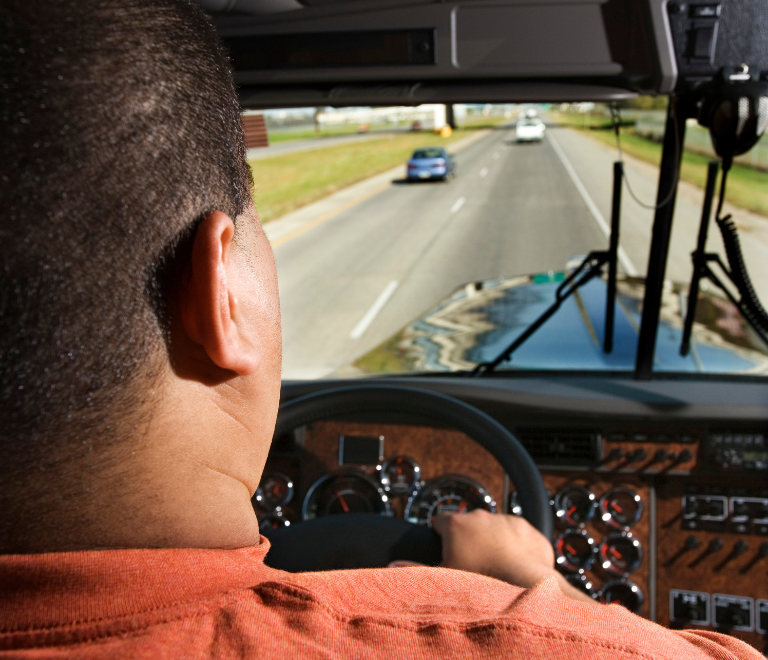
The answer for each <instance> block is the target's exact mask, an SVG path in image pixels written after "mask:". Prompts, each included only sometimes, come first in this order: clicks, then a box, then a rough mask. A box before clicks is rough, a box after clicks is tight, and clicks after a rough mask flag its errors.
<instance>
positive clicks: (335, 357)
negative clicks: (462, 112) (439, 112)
mask: <svg viewBox="0 0 768 660" xmlns="http://www.w3.org/2000/svg"><path fill="white" fill-rule="evenodd" d="M465 145H466V146H464V148H462V149H460V150H459V151H458V153H457V155H456V158H457V163H458V177H457V178H456V179H454V180H453V181H450V182H448V183H442V182H434V183H432V182H430V183H415V184H409V183H406V182H404V181H403V180H402V179H403V175H404V173H405V168H404V167H402V168H397V169H396V170H393V171H391V172H388V173H385V174H384V175H379V176H378V177H374V178H372V179H371V180H369V181H366V182H363V183H361V184H357V186H355V187H352V188H350V189H348V190H346V191H341V192H340V193H336V195H334V196H331V197H329V198H328V199H326V200H322V201H321V202H318V203H316V204H315V205H311V206H310V207H305V208H304V209H300V210H299V211H297V212H295V213H293V214H291V215H290V216H286V217H285V218H283V219H280V220H275V221H273V222H272V223H269V224H268V225H267V226H266V231H267V235H268V236H269V238H270V240H271V241H272V243H273V247H274V251H275V257H276V260H277V268H278V279H279V285H280V297H281V305H282V313H283V343H284V360H283V377H284V378H285V379H298V378H318V377H322V376H325V375H328V374H330V373H332V372H334V371H336V370H337V369H339V368H340V367H342V366H344V365H346V364H349V363H350V362H352V361H353V360H354V359H356V358H357V357H359V356H360V355H362V354H364V353H366V352H367V351H369V350H371V349H372V348H374V347H375V346H377V345H378V344H380V343H381V342H382V341H384V340H386V339H387V338H388V337H389V336H391V335H392V334H393V333H394V332H396V331H397V330H399V329H400V328H402V327H403V326H404V325H406V324H407V323H408V322H410V321H412V320H413V319H414V318H416V317H418V316H420V315H421V314H423V313H424V312H426V311H428V310H429V309H431V308H432V307H433V306H434V304H435V303H436V302H438V301H439V300H440V299H441V298H442V297H444V296H446V295H448V294H449V293H451V291H453V290H454V289H455V288H457V287H458V286H460V285H462V284H464V283H467V282H471V281H476V280H481V279H489V278H496V277H505V276H512V275H518V274H527V273H540V272H547V271H558V270H562V269H563V268H564V267H565V264H566V262H568V261H569V260H570V259H572V258H573V257H574V256H577V255H584V254H586V253H587V252H589V251H590V250H595V249H604V248H605V247H606V246H607V231H608V225H609V224H610V208H611V188H612V183H611V176H612V163H613V160H614V159H615V152H614V151H612V150H610V149H609V148H606V147H605V146H604V145H601V144H598V143H597V142H595V141H594V140H591V139H590V138H588V137H585V136H583V135H581V134H579V133H578V132H576V131H573V130H570V129H567V128H561V127H557V126H554V127H550V128H549V129H548V131H547V136H546V138H545V140H544V141H543V142H542V143H535V144H517V143H515V142H514V129H510V128H500V129H496V130H493V131H488V132H487V133H485V134H482V135H480V136H478V138H476V139H474V140H470V141H468V142H466V143H465ZM459 146H461V145H459ZM626 169H627V175H628V178H629V180H630V183H631V184H632V187H633V190H634V191H635V193H636V195H637V196H638V198H639V199H640V200H641V201H647V202H649V203H652V202H653V201H655V200H654V198H655V188H656V180H655V177H656V174H655V172H656V171H655V170H654V169H653V168H649V167H648V166H646V165H645V164H642V163H637V162H635V161H632V160H629V161H628V162H627V163H626ZM697 194H698V193H696V192H695V191H694V192H691V191H687V192H686V194H684V195H683V194H681V195H680V196H679V199H678V204H677V207H676V215H675V233H674V234H673V244H672V247H671V251H670V261H669V266H668V270H667V273H668V276H669V277H672V278H673V279H678V280H686V279H687V278H688V277H689V276H690V252H691V250H692V249H693V247H694V245H695V240H696V229H697V227H698V217H699V214H700V210H699V208H700V207H699V205H698V204H697V201H696V195H697ZM257 202H258V200H257ZM652 220H653V211H652V210H648V209H645V208H642V206H641V205H639V204H638V203H637V202H635V201H634V200H632V199H631V198H629V196H628V195H627V194H626V192H625V195H624V203H623V208H622V230H621V247H622V252H621V260H620V269H621V270H622V271H624V272H626V273H629V274H641V275H642V274H644V273H645V269H646V267H647V258H648V246H649V241H650V232H651V225H652ZM715 233H716V232H711V240H710V243H711V245H710V247H711V248H712V249H720V245H719V241H718V240H717V236H715V235H714V234H715ZM760 250H762V248H760V249H759V250H758V254H757V256H758V257H759V256H760V255H762V254H763V253H762V252H760ZM747 257H748V259H750V255H747Z"/></svg>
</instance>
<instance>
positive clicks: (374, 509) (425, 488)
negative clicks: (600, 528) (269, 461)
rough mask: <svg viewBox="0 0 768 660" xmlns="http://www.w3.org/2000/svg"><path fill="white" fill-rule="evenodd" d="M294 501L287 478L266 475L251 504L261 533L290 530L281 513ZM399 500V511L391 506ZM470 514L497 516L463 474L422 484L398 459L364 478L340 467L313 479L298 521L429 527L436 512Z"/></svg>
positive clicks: (410, 465)
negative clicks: (348, 518)
mask: <svg viewBox="0 0 768 660" xmlns="http://www.w3.org/2000/svg"><path fill="white" fill-rule="evenodd" d="M293 496H294V486H293V481H292V480H291V478H290V477H289V476H288V475H286V474H283V473H282V472H276V471H270V472H265V473H264V475H263V476H262V479H261V482H260V484H259V487H258V489H257V490H256V493H255V495H254V497H253V499H252V502H253V504H254V508H255V509H256V511H257V513H260V514H261V515H260V517H259V528H260V531H261V533H262V534H265V535H268V534H269V530H273V529H279V528H281V527H286V526H289V525H290V524H291V523H292V522H294V521H292V520H291V519H290V517H289V515H287V514H286V512H285V507H286V505H288V504H289V503H290V502H291V501H292V499H293ZM397 500H400V504H401V506H393V504H394V503H395V502H396V501H397ZM475 509H485V510H486V511H490V512H492V513H495V512H496V502H495V501H494V498H493V497H492V495H491V494H490V492H489V491H488V490H487V489H486V488H485V487H484V486H483V485H482V484H480V483H478V482H477V481H476V480H475V479H472V478H470V477H468V476H465V475H462V474H444V475H440V476H438V477H435V478H433V479H429V480H426V481H425V480H422V478H421V468H420V467H419V465H418V464H417V463H416V461H415V460H413V459H412V458H410V457H408V456H404V455H398V456H394V457H392V458H390V459H388V460H386V461H382V462H379V463H378V464H377V465H376V466H375V473H374V474H368V473H367V472H365V471H364V470H362V469H359V468H355V467H342V468H340V469H338V470H334V471H332V472H330V473H328V474H325V475H323V476H322V477H320V478H319V479H317V480H316V481H315V482H314V483H313V484H312V485H311V486H310V487H309V488H308V489H307V492H306V494H305V495H304V499H303V502H302V504H301V508H300V511H301V520H302V521H306V520H313V519H314V518H320V517H324V516H333V515H344V514H349V513H364V514H374V515H381V516H392V515H395V511H396V510H397V511H398V512H402V516H403V518H404V519H405V520H407V521H409V522H412V523H414V524H418V525H425V526H428V527H431V526H432V519H433V518H434V517H435V516H436V515H437V514H439V513H467V512H469V511H473V510H475Z"/></svg>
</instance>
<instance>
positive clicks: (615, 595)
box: [597, 580, 645, 614]
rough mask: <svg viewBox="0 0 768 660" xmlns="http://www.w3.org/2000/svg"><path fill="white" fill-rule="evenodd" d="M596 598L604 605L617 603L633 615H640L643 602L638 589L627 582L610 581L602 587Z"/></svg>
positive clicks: (641, 593) (633, 584) (632, 583)
mask: <svg viewBox="0 0 768 660" xmlns="http://www.w3.org/2000/svg"><path fill="white" fill-rule="evenodd" d="M597 596H598V598H599V599H600V602H602V603H605V604H606V605H609V604H610V603H618V604H619V605H623V606H624V607H626V608H627V609H628V610H629V611H630V612H634V613H635V614H640V612H641V611H642V609H643V601H644V600H645V597H644V596H643V592H642V590H641V589H640V587H638V586H637V585H636V584H635V583H634V582H630V581H629V580H612V581H611V582H608V583H607V584H605V585H603V588H602V589H600V591H599V592H598V594H597Z"/></svg>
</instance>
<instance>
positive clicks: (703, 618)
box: [669, 589, 709, 626]
mask: <svg viewBox="0 0 768 660" xmlns="http://www.w3.org/2000/svg"><path fill="white" fill-rule="evenodd" d="M669 613H670V617H669V618H670V620H671V621H683V622H685V623H696V624H698V625H700V626H707V625H709V594H707V593H702V592H699V591H682V590H680V589H672V590H671V591H670V592H669Z"/></svg>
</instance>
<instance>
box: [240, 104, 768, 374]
mask: <svg viewBox="0 0 768 660" xmlns="http://www.w3.org/2000/svg"><path fill="white" fill-rule="evenodd" d="M251 114H258V115H261V116H263V117H264V119H265V121H266V127H267V129H268V135H269V142H270V146H268V147H261V148H252V149H250V150H249V152H248V155H249V160H250V163H251V166H252V169H253V175H254V181H255V189H254V196H255V200H256V204H257V208H258V210H259V214H260V217H261V219H262V222H263V223H264V228H265V231H266V233H267V235H268V237H269V239H270V241H271V243H272V245H273V249H274V252H275V257H276V261H277V267H278V278H279V285H280V296H281V305H282V314H283V341H284V370H283V377H284V378H285V379H314V378H322V377H338V376H345V377H349V376H375V375H381V374H396V373H445V372H463V371H472V370H475V369H476V368H477V367H478V365H482V364H483V363H487V362H490V361H492V360H493V359H494V358H497V357H498V356H499V355H500V354H501V353H503V352H504V350H505V349H506V348H508V347H509V345H510V344H511V343H513V342H514V341H515V339H516V338H519V337H520V336H521V335H522V334H523V333H524V332H525V331H526V328H528V327H529V326H530V324H531V323H533V322H534V321H535V320H536V318H537V317H538V316H539V315H541V314H542V313H543V312H544V311H546V309H547V308H548V307H549V306H550V305H551V304H552V302H553V301H554V300H555V295H556V291H557V289H558V287H559V286H560V285H561V284H562V282H563V281H564V280H565V279H566V278H567V277H568V275H569V274H570V273H572V272H573V269H574V268H575V267H576V266H577V265H578V264H579V263H580V262H581V260H582V259H583V257H584V255H587V254H588V253H589V252H590V251H594V250H605V249H606V248H607V246H608V240H609V234H610V222H611V209H612V206H611V204H612V190H613V167H614V162H615V161H616V160H617V159H618V158H619V152H618V150H617V145H616V136H615V134H614V132H613V131H612V129H611V126H612V119H611V115H610V113H609V109H608V108H607V107H605V106H601V105H599V104H597V105H596V104H592V103H577V104H563V105H550V104H529V105H525V106H515V105H489V104H485V105H454V106H444V105H439V106H420V107H418V108H336V109H333V108H312V109H308V110H301V109H299V110H283V111H272V110H270V111H264V112H258V113H248V114H246V115H245V118H246V119H247V117H248V116H249V115H251ZM451 115H453V117H451ZM244 121H245V119H244ZM664 121H665V99H663V98H658V99H650V98H641V99H637V100H635V101H629V102H625V103H624V106H623V107H622V109H621V124H622V127H621V146H622V149H623V159H624V169H625V174H626V179H625V183H624V185H623V186H622V193H623V194H622V198H621V215H620V240H619V249H618V278H617V284H616V287H617V288H616V304H615V323H614V331H613V333H612V337H613V347H612V350H611V352H610V353H607V352H605V350H604V343H605V318H606V287H607V283H606V275H605V272H606V269H604V271H603V275H602V276H601V277H596V278H594V279H592V280H591V281H590V282H588V283H587V284H585V285H584V286H583V287H580V288H579V289H578V290H577V291H576V292H575V293H574V294H573V295H571V296H570V297H569V298H568V300H567V301H566V302H564V303H563V305H562V306H561V307H560V308H559V309H558V311H557V312H556V313H555V314H554V315H553V316H552V317H551V318H550V319H549V320H548V321H547V322H546V323H544V324H543V325H542V327H541V328H539V329H538V330H537V331H536V332H535V333H533V334H532V335H531V336H530V338H528V339H527V340H526V341H525V343H524V344H523V345H522V346H520V347H519V349H516V350H515V352H514V353H513V354H512V355H511V357H510V359H508V360H504V361H503V362H501V363H500V364H498V366H497V367H496V369H495V370H496V371H497V372H505V373H511V372H514V371H517V372H521V371H529V370H556V371H557V370H561V371H562V370H564V371H574V372H584V371H609V372H629V371H632V370H633V369H634V366H635V353H636V349H637V344H638V332H639V324H640V318H641V314H642V305H643V292H644V276H645V274H646V271H647V268H648V255H649V246H650V239H651V229H652V225H653V218H654V210H653V205H654V204H655V202H656V192H657V185H658V172H659V169H658V165H659V159H660V154H661V146H660V140H661V138H662V136H663V128H664ZM451 123H453V124H454V126H455V128H453V129H451V128H450V124H451ZM534 126H540V127H541V128H542V129H544V130H541V131H539V132H537V133H534V134H526V133H525V132H524V130H522V129H524V128H527V127H534ZM438 145H439V146H438ZM685 145H686V147H685V154H684V160H683V167H682V171H681V182H680V187H679V189H678V194H677V199H676V204H675V211H674V220H673V231H672V239H671V244H670V248H669V257H668V261H667V265H666V279H667V280H668V282H667V284H666V285H665V288H664V294H663V300H662V308H661V314H660V319H661V320H660V323H659V330H658V337H657V345H656V352H655V358H654V371H656V372H659V373H663V372H668V373H669V372H673V373H676V372H682V373H716V374H742V375H761V376H765V375H766V374H768V366H767V365H768V351H767V350H766V345H765V344H764V343H763V341H762V340H761V339H760V337H759V336H758V334H756V333H755V331H754V330H753V328H752V327H751V326H750V325H749V324H748V323H746V322H745V320H744V319H743V317H742V315H741V314H740V313H739V311H738V309H737V308H736V306H735V305H734V304H733V302H732V301H730V300H729V299H728V297H727V296H726V295H725V294H724V293H723V292H722V291H720V290H719V289H718V287H716V286H715V285H714V284H712V283H711V282H710V281H708V280H704V281H702V285H701V288H700V293H699V296H698V302H697V307H696V315H695V322H694V324H693V333H692V339H691V349H690V351H689V353H688V355H686V356H681V355H680V343H681V338H682V330H683V320H684V317H685V313H686V311H687V308H688V284H689V282H690V279H691V273H692V262H691V253H692V251H693V250H694V249H695V248H696V240H697V235H698V231H699V226H700V220H701V212H702V203H703V187H704V182H705V179H706V171H707V170H706V168H707V163H708V162H709V161H710V160H711V158H712V155H713V154H712V150H711V143H710V141H709V135H708V133H707V131H706V130H705V129H703V128H701V127H699V126H697V125H696V124H695V121H693V122H692V123H691V122H690V121H689V126H688V127H687V132H686V141H685ZM443 149H446V150H447V151H448V153H450V154H453V155H454V159H452V160H450V161H446V162H445V163H444V165H442V166H439V167H432V166H431V165H430V166H424V167H422V166H419V165H413V166H412V165H411V164H410V163H409V159H411V158H412V159H414V160H416V159H426V158H439V157H442V156H444V153H443V151H442V150H443ZM728 181H729V183H728V188H727V193H726V206H725V210H726V212H727V213H730V214H731V215H732V219H733V221H734V223H735V225H736V227H737V230H738V232H739V236H740V238H741V246H742V250H743V255H744V260H745V263H746V266H747V269H748V272H749V275H750V277H751V280H752V283H753V285H754V288H755V291H756V293H757V295H758V297H759V298H761V299H762V300H763V302H765V301H768V218H767V217H766V216H767V215H768V185H766V184H768V142H767V141H766V140H765V139H763V140H762V142H760V143H759V144H758V146H757V147H756V148H755V149H753V150H752V152H750V153H748V154H746V155H745V156H742V157H740V158H739V159H737V161H736V164H735V165H734V167H733V169H732V170H731V172H730V174H729V180H728ZM706 249H707V251H708V252H712V253H717V254H720V255H721V257H722V259H723V261H724V262H725V263H726V264H727V260H726V255H725V252H724V249H723V242H722V239H721V236H720V233H719V231H718V229H717V227H716V226H715V223H714V222H711V223H710V228H709V237H708V241H707V244H706ZM732 292H733V291H732ZM734 293H735V292H734ZM737 298H738V296H737Z"/></svg>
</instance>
